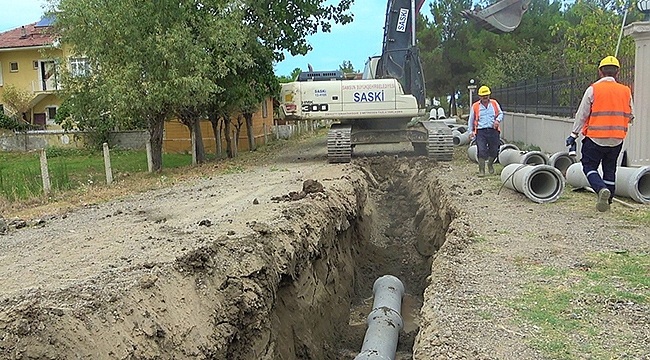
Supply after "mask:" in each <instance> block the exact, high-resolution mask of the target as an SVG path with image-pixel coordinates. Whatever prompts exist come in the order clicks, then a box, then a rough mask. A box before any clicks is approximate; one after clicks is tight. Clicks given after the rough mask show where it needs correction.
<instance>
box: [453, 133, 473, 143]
mask: <svg viewBox="0 0 650 360" xmlns="http://www.w3.org/2000/svg"><path fill="white" fill-rule="evenodd" d="M452 133H453V134H454V145H456V146H462V145H467V144H469V133H468V132H464V133H461V132H459V131H456V130H454V131H453V132H452Z"/></svg>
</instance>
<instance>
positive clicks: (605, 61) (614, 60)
mask: <svg viewBox="0 0 650 360" xmlns="http://www.w3.org/2000/svg"><path fill="white" fill-rule="evenodd" d="M607 65H614V66H616V67H617V68H620V67H621V64H620V63H619V62H618V59H617V58H615V57H613V56H611V55H610V56H605V57H604V58H603V59H602V60H600V65H598V68H599V69H600V68H601V67H603V66H607Z"/></svg>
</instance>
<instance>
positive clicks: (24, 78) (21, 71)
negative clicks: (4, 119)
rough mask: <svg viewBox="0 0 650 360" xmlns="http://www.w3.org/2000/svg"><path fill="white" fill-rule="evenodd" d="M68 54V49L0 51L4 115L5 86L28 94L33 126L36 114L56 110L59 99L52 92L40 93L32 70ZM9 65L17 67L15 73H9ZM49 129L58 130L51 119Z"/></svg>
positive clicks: (0, 88)
mask: <svg viewBox="0 0 650 360" xmlns="http://www.w3.org/2000/svg"><path fill="white" fill-rule="evenodd" d="M66 53H68V49H67V47H63V48H62V49H59V48H32V49H24V50H23V49H16V50H9V51H0V71H1V72H2V85H0V104H3V106H4V107H5V111H7V110H10V109H9V106H8V105H7V104H6V101H5V100H4V90H5V88H6V87H7V85H13V86H15V87H16V88H17V89H19V90H23V91H27V92H28V93H29V94H31V96H32V98H33V101H34V103H33V104H32V105H33V108H32V109H31V111H29V112H28V114H27V116H28V119H27V120H29V121H30V122H33V120H34V116H35V115H37V114H45V113H46V108H47V107H55V108H58V107H59V106H60V105H61V99H60V98H59V97H58V96H56V94H55V92H54V89H53V90H52V91H46V92H43V91H40V82H39V69H38V67H37V66H34V64H35V63H38V61H39V60H40V61H43V60H52V61H56V62H60V59H61V58H62V57H63V56H64V55H65V54H66ZM11 63H17V64H18V71H11ZM46 120H48V129H52V128H58V126H52V125H53V124H54V123H53V119H48V118H47V115H46Z"/></svg>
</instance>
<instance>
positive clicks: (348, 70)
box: [339, 60, 357, 74]
mask: <svg viewBox="0 0 650 360" xmlns="http://www.w3.org/2000/svg"><path fill="white" fill-rule="evenodd" d="M339 70H341V71H343V73H344V74H354V73H356V72H357V71H356V70H354V65H352V61H350V60H344V61H343V63H342V64H341V65H339Z"/></svg>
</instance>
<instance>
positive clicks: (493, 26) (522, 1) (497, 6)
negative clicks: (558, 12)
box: [461, 0, 531, 34]
mask: <svg viewBox="0 0 650 360" xmlns="http://www.w3.org/2000/svg"><path fill="white" fill-rule="evenodd" d="M530 2H531V0H501V1H499V2H496V3H494V4H492V5H490V6H488V7H486V8H485V9H482V10H478V11H477V10H473V11H472V10H464V11H462V12H461V15H462V16H463V17H464V18H466V19H469V20H472V21H475V22H476V23H478V24H479V25H480V26H481V27H482V28H484V29H485V30H488V31H491V32H494V33H497V34H499V33H507V32H511V31H513V30H514V29H516V28H517V27H518V26H519V23H521V17H522V16H523V15H524V13H525V12H526V10H528V6H529V5H530Z"/></svg>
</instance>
